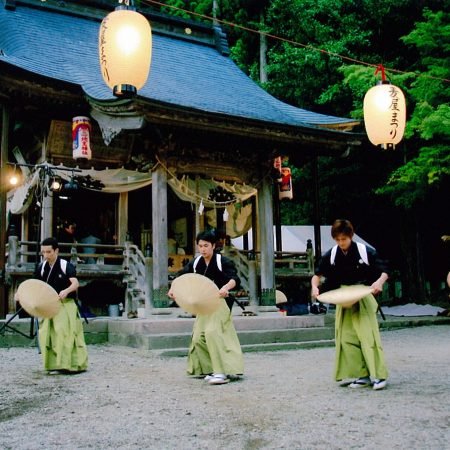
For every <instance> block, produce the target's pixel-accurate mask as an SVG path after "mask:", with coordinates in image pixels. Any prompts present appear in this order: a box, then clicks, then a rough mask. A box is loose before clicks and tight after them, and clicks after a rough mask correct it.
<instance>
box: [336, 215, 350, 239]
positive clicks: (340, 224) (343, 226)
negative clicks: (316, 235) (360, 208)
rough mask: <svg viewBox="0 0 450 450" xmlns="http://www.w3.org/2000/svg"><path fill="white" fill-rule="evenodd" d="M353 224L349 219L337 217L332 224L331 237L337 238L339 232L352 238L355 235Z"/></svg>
mask: <svg viewBox="0 0 450 450" xmlns="http://www.w3.org/2000/svg"><path fill="white" fill-rule="evenodd" d="M354 233H355V232H354V231H353V225H352V224H351V222H350V221H349V220H345V219H337V220H335V221H334V223H333V225H332V226H331V237H332V238H333V239H335V238H336V237H337V236H338V235H339V234H343V235H345V236H348V237H349V238H352V237H353V235H354Z"/></svg>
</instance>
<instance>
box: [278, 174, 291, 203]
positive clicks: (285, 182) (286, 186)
mask: <svg viewBox="0 0 450 450" xmlns="http://www.w3.org/2000/svg"><path fill="white" fill-rule="evenodd" d="M278 189H279V198H280V200H282V199H284V198H287V199H289V200H292V198H293V193H292V176H291V169H290V168H289V167H282V168H281V182H280V183H279V184H278Z"/></svg>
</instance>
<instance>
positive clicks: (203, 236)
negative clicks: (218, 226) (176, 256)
mask: <svg viewBox="0 0 450 450" xmlns="http://www.w3.org/2000/svg"><path fill="white" fill-rule="evenodd" d="M198 241H206V242H211V244H215V243H216V242H217V236H216V233H215V232H214V230H208V231H200V233H198V234H197V237H196V238H195V242H197V244H198Z"/></svg>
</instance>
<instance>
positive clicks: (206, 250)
mask: <svg viewBox="0 0 450 450" xmlns="http://www.w3.org/2000/svg"><path fill="white" fill-rule="evenodd" d="M197 247H198V251H199V252H200V254H201V255H202V256H203V258H205V260H206V261H209V260H210V259H211V257H212V255H213V254H214V247H215V244H212V243H211V242H208V241H203V240H202V239H200V240H199V241H198V244H197Z"/></svg>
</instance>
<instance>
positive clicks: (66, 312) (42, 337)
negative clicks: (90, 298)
mask: <svg viewBox="0 0 450 450" xmlns="http://www.w3.org/2000/svg"><path fill="white" fill-rule="evenodd" d="M39 343H40V346H41V353H42V359H43V362H44V369H45V370H62V371H68V372H81V371H84V370H86V369H87V365H88V355H87V349H86V344H85V341H84V332H83V324H82V322H81V319H80V315H79V313H78V308H77V305H76V304H75V301H74V300H73V299H70V298H67V299H64V300H61V309H60V311H59V313H58V314H57V315H56V316H55V317H53V318H51V319H43V320H42V321H40V324H39Z"/></svg>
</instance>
